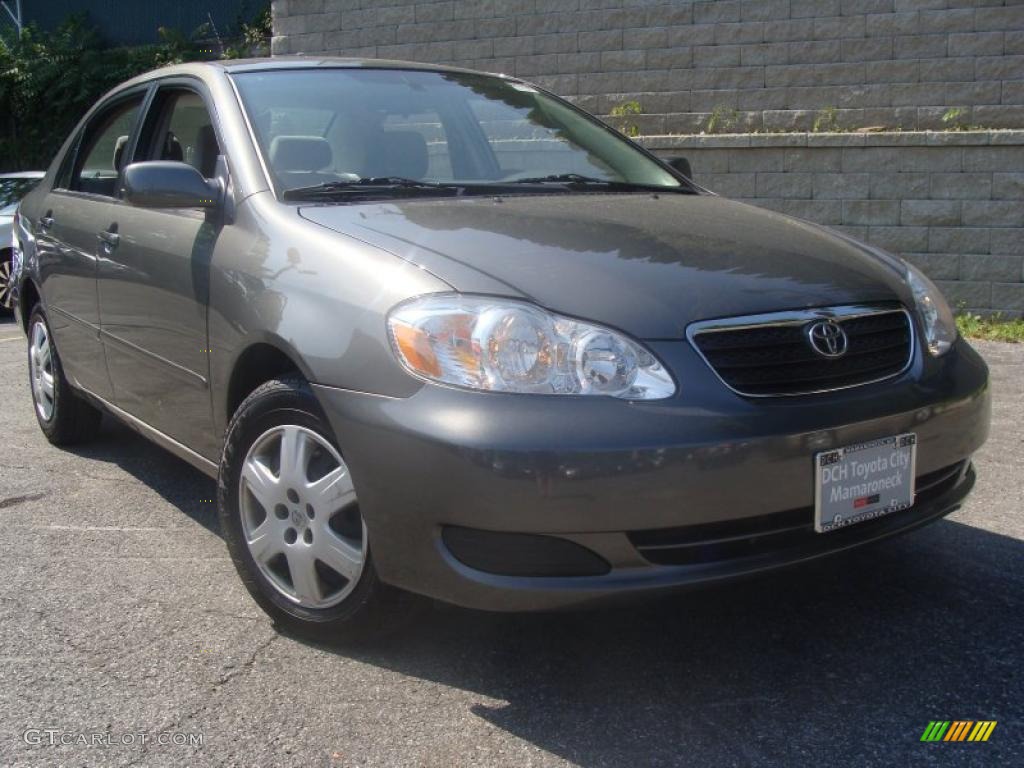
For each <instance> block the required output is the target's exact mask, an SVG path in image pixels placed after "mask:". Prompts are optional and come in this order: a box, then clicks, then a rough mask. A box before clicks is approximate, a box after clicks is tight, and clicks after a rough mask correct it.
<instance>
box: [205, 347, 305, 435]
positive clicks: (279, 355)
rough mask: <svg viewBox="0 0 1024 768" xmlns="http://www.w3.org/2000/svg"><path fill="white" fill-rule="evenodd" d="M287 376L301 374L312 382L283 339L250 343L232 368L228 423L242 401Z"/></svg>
mask: <svg viewBox="0 0 1024 768" xmlns="http://www.w3.org/2000/svg"><path fill="white" fill-rule="evenodd" d="M288 373H298V374H300V375H301V376H302V377H303V378H305V379H306V381H312V378H311V375H310V371H309V369H308V368H307V367H306V366H305V365H304V364H303V363H302V358H301V357H300V356H299V355H298V353H296V351H295V350H294V349H293V348H292V347H291V345H290V344H288V343H287V342H286V341H285V340H284V339H281V338H280V337H276V336H266V337H258V338H253V339H250V340H249V341H248V343H247V344H246V345H245V346H244V347H242V349H241V351H240V352H239V353H238V355H237V356H236V357H235V359H234V362H233V363H232V365H231V373H230V375H229V377H228V385H227V390H226V392H224V394H223V397H222V402H223V405H224V414H225V417H226V420H228V421H230V419H231V417H232V416H233V415H234V413H235V411H237V410H238V406H239V405H241V404H242V401H243V400H245V398H246V397H248V396H249V395H250V394H251V393H252V392H253V391H254V390H256V389H257V388H258V387H259V386H260V385H261V384H264V383H266V382H268V381H270V380H271V379H275V378H277V377H279V376H282V375H284V374H288Z"/></svg>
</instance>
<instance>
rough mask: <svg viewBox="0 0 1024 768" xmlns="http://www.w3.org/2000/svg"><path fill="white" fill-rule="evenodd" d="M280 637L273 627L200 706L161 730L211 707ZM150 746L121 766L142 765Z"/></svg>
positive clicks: (173, 727)
mask: <svg viewBox="0 0 1024 768" xmlns="http://www.w3.org/2000/svg"><path fill="white" fill-rule="evenodd" d="M280 638H281V635H280V634H278V632H277V631H276V630H274V629H271V634H270V636H269V637H268V638H267V639H266V640H264V641H263V642H262V643H260V644H259V645H257V646H256V647H255V648H254V649H253V651H252V653H250V654H249V657H248V658H247V659H246V660H245V661H243V662H242V663H241V664H240V665H238V666H237V667H236V668H234V669H232V670H229V671H228V672H227V673H225V674H223V675H221V676H220V677H219V678H218V679H217V680H216V681H214V683H213V684H212V685H211V686H210V688H209V690H208V691H207V692H206V695H205V696H204V697H203V698H202V700H201V703H200V704H199V706H198V707H194V708H193V709H191V710H189V711H188V712H186V713H185V714H183V715H179V716H178V717H176V718H174V719H173V720H172V721H171V722H170V723H169V724H167V725H166V726H162V727H161V728H160V732H162V733H167V732H174V731H180V730H181V729H182V726H184V724H185V723H186V722H188V721H189V720H192V719H193V718H195V717H197V716H198V715H201V714H202V713H203V712H205V711H206V710H207V709H209V707H210V700H209V699H210V696H211V695H212V694H215V693H217V692H218V691H220V690H221V689H222V688H224V686H225V685H227V684H228V683H230V682H231V681H232V680H235V679H237V678H241V677H244V676H245V675H247V674H248V673H249V672H251V671H252V670H253V668H254V667H255V666H256V661H257V659H258V658H259V656H260V654H262V653H263V652H264V651H266V650H267V649H268V648H269V647H270V646H271V645H273V644H274V642H275V641H277V640H279V639H280ZM149 747H150V742H146V743H145V744H143V745H142V749H141V750H140V752H139V754H138V755H136V756H135V757H133V758H132V759H131V760H129V761H128V762H126V763H121V766H120V768H128V766H132V765H141V764H142V761H143V760H145V759H146V757H147V755H148V754H149Z"/></svg>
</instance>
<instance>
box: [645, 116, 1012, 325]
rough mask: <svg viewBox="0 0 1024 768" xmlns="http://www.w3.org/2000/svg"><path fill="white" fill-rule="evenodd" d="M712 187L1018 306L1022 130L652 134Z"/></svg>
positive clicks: (965, 298) (663, 151)
mask: <svg viewBox="0 0 1024 768" xmlns="http://www.w3.org/2000/svg"><path fill="white" fill-rule="evenodd" d="M643 143H644V144H645V145H646V146H647V147H648V148H650V149H652V150H654V151H655V152H656V153H657V154H660V155H663V156H666V157H674V156H679V155H682V156H685V157H687V158H689V160H690V163H691V165H692V166H693V170H694V178H695V180H696V181H697V182H698V183H701V184H704V185H705V186H707V187H708V188H710V189H712V190H713V191H716V192H719V193H721V194H723V195H726V196H728V197H732V198H736V199H740V200H745V201H747V202H750V203H753V204H755V205H759V206H762V207H765V208H771V209H773V210H777V211H781V212H783V213H787V214H791V215H793V216H799V217H801V218H805V219H809V220H811V221H815V222H818V223H820V224H826V225H828V226H831V227H835V228H836V229H840V230H842V231H844V232H848V233H849V234H851V235H853V236H854V237H857V238H859V239H861V240H864V241H866V242H869V243H873V244H875V245H878V246H880V247H882V248H885V249H887V250H890V251H893V252H895V253H898V254H901V255H903V256H905V257H906V258H907V259H908V260H909V261H911V262H913V263H915V264H917V265H919V266H920V267H921V268H922V269H924V270H925V271H926V272H927V273H928V274H929V275H930V276H931V277H932V278H933V279H934V280H936V282H937V283H938V284H939V285H940V286H941V287H942V289H943V291H944V292H945V293H946V295H947V296H948V297H949V299H950V300H951V301H952V302H954V303H956V304H962V305H963V306H964V307H966V308H969V309H971V310H978V311H981V312H983V313H988V312H993V311H1002V312H1004V313H1006V314H1009V315H1022V314H1024V228H1022V227H1024V131H994V132H992V131H990V132H964V133H926V132H921V133H918V132H907V133H887V134H813V133H812V134H768V135H765V134H755V135H735V136H655V137H648V138H645V139H643Z"/></svg>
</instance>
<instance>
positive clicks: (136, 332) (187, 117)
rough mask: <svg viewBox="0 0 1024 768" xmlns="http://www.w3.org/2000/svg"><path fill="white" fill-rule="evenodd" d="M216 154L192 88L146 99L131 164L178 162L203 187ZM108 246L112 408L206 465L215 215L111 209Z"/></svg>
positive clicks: (102, 287)
mask: <svg viewBox="0 0 1024 768" xmlns="http://www.w3.org/2000/svg"><path fill="white" fill-rule="evenodd" d="M219 155H220V144H219V141H218V139H217V134H216V129H215V127H214V122H213V120H212V118H211V110H210V108H209V106H208V102H207V100H206V99H205V97H204V95H203V94H202V92H201V89H200V86H199V84H198V83H194V84H190V81H174V82H164V83H162V84H161V85H159V87H158V88H157V89H156V91H155V92H154V94H153V98H152V101H151V103H150V106H149V107H148V109H147V113H146V117H145V119H144V121H143V123H142V127H141V129H140V133H139V140H138V142H137V146H136V149H135V152H134V156H133V161H135V162H141V161H145V160H171V161H178V162H185V163H188V164H190V165H192V166H193V167H194V168H196V169H198V170H199V171H200V172H201V173H202V174H203V175H204V176H206V177H208V178H210V177H213V176H214V175H215V174H216V173H217V161H218V157H219ZM96 223H97V224H99V223H104V224H107V233H108V234H109V235H115V236H116V245H115V246H114V247H112V248H110V249H109V250H108V252H107V253H106V254H105V255H104V258H103V259H102V260H101V262H100V264H99V283H98V285H99V304H100V315H101V317H102V331H103V333H102V337H103V343H104V346H105V348H106V355H107V365H108V368H109V370H110V377H111V380H112V382H113V385H114V394H115V401H116V403H117V405H118V406H119V407H120V408H122V409H124V410H125V411H127V412H128V413H130V414H132V415H133V416H136V417H138V418H139V419H141V420H142V421H144V422H146V423H147V424H150V425H151V426H153V427H155V428H156V429H158V430H160V431H161V432H163V433H164V434H166V435H169V436H170V437H172V438H174V439H175V440H178V441H179V442H181V443H183V444H185V445H186V446H188V447H189V448H191V449H193V450H195V451H197V452H199V453H201V454H203V455H204V456H206V457H207V458H214V459H215V458H216V455H217V452H218V451H219V446H220V440H219V438H218V436H216V435H215V434H214V429H213V419H212V412H211V405H212V403H211V398H210V388H209V354H208V350H207V347H208V346H209V345H208V342H207V328H206V322H207V320H206V316H207V303H208V299H209V279H210V260H211V256H212V254H213V248H214V246H215V244H216V243H217V240H218V238H219V236H220V233H221V229H222V227H223V221H222V214H221V212H220V211H219V210H214V211H205V210H203V209H199V208H196V209H194V210H191V209H190V210H172V209H151V208H137V207H132V206H128V205H124V206H121V207H119V208H118V210H117V217H116V219H112V220H110V221H109V222H108V221H107V220H106V219H103V220H102V222H101V221H99V220H97V222H96Z"/></svg>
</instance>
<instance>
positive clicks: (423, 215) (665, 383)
mask: <svg viewBox="0 0 1024 768" xmlns="http://www.w3.org/2000/svg"><path fill="white" fill-rule="evenodd" d="M17 222H18V224H17V232H16V239H17V247H18V248H19V249H20V251H21V255H22V256H23V258H22V262H23V263H24V265H25V266H24V269H22V270H21V271H20V272H19V275H18V285H17V286H16V298H17V310H18V317H19V319H20V321H21V322H22V324H23V326H24V329H25V331H26V334H27V338H28V360H29V374H30V388H31V394H32V398H33V402H34V407H35V412H36V415H37V417H38V421H39V425H40V427H41V428H42V430H43V432H44V433H45V435H46V437H47V438H49V440H50V441H51V442H53V443H54V444H57V445H65V444H69V443H72V442H76V441H81V440H85V439H87V438H89V437H90V436H92V435H94V434H95V432H96V429H97V427H98V424H99V422H100V418H101V413H106V414H110V415H112V416H114V417H116V418H118V419H120V420H122V421H124V422H126V423H127V424H129V425H130V426H132V427H133V428H135V429H136V430H138V431H139V432H141V433H142V434H143V435H145V436H147V437H148V438H150V439H152V440H153V441H155V442H156V443H158V444H160V445H161V446H163V447H165V448H166V449H168V450H169V451H171V452H172V453H174V454H176V455H177V456H179V457H181V458H183V459H185V460H187V461H189V462H191V463H192V464H194V465H195V466H196V467H198V468H199V469H200V470H202V471H203V472H206V473H207V474H209V475H210V476H211V477H215V478H217V481H218V496H217V503H218V507H219V514H220V523H221V530H222V535H223V537H224V539H225V541H226V542H227V546H228V550H229V552H230V555H231V557H232V559H233V561H234V564H235V566H236V567H237V570H238V573H239V575H240V576H241V578H242V580H243V581H244V583H245V585H246V587H247V588H248V589H249V591H250V592H251V594H252V596H253V598H254V599H255V600H256V601H257V602H258V603H259V604H260V605H261V606H262V607H263V608H264V609H265V610H266V611H267V612H268V613H269V614H270V615H271V616H272V617H273V618H274V619H275V620H276V621H277V622H278V623H279V624H281V625H284V626H287V627H290V628H291V629H294V630H298V631H307V632H319V633H328V634H336V635H343V636H353V635H357V634H361V633H364V632H368V631H371V630H374V629H376V628H378V627H379V626H380V625H381V624H382V623H386V622H390V621H391V620H392V619H393V618H395V617H400V616H402V615H403V614H404V613H405V612H406V611H407V610H408V609H409V608H410V606H411V605H412V603H413V601H412V599H411V598H412V596H413V595H414V594H418V595H425V596H429V597H432V598H437V599H440V600H445V601H449V602H452V603H457V604H460V605H464V606H471V607H476V608H483V609H492V610H534V609H550V608H559V607H564V606H571V605H582V604H589V603H593V602H597V601H600V600H604V599H608V598H613V597H620V598H621V597H625V598H633V597H639V596H641V595H659V594H666V593H669V592H671V591H673V590H679V589H682V588H688V587H693V586H696V585H701V584H708V583H713V582H718V581H721V580H725V579H731V578H735V577H738V576H744V575H750V574H754V573H759V572H765V571H768V570H770V569H774V568H777V567H781V566H787V565H793V564H797V563H800V562H804V561H807V560H811V559H814V558H818V557H822V556H825V555H828V554H830V553H835V552H838V551H840V550H845V549H848V548H850V547H853V546H856V545H861V544H865V543H867V542H871V541H875V540H878V539H882V538H885V537H889V536H892V535H894V534H897V533H901V532H905V531H908V530H910V529H913V528H915V527H918V526H920V525H922V524H925V523H928V522H930V521H934V520H937V519H939V518H941V517H942V516H943V515H946V514H948V513H949V512H951V511H953V510H955V509H956V508H957V507H958V506H959V505H960V504H961V502H962V500H963V499H964V497H965V496H966V494H967V493H968V491H969V490H970V488H971V486H972V485H973V483H974V471H973V469H972V466H971V456H972V454H973V453H974V452H975V451H976V450H977V449H978V447H979V446H981V445H982V443H983V442H984V440H985V438H986V436H987V432H988V425H989V409H990V401H989V388H988V373H987V370H986V367H985V364H984V363H983V362H982V360H981V359H980V358H979V356H978V355H977V354H976V353H975V352H974V351H973V350H972V349H971V347H970V346H968V344H967V343H966V342H965V341H964V340H963V339H961V338H958V336H957V331H956V326H955V324H954V319H953V316H952V314H951V312H950V309H949V306H948V305H947V303H946V301H945V300H944V299H943V297H942V296H941V294H940V293H939V291H938V290H937V289H936V287H935V285H934V284H933V283H932V282H931V281H930V280H929V279H928V278H927V277H926V276H925V275H924V274H922V273H921V272H920V271H919V270H918V269H916V268H914V267H913V266H911V265H910V264H908V263H906V262H904V261H902V260H901V259H899V258H897V257H895V256H893V255H890V254H888V253H885V252H882V251H880V250H878V249H877V248H874V247H871V246H868V245H865V244H863V243H859V242H857V241H855V240H852V239H850V238H848V237H846V236H844V235H842V234H840V233H837V232H833V231H829V230H827V229H823V228H821V227H818V226H815V225H813V224H811V223H808V222H806V221H800V220H796V219H792V218H788V217H786V216H781V215H778V214H775V213H771V212H768V211H765V210H760V209H758V208H755V207H752V206H749V205H745V204H742V203H738V202H731V201H729V200H726V199H723V198H721V197H718V196H716V195H714V194H712V193H710V192H708V191H706V190H704V189H702V188H701V187H699V186H697V185H696V184H695V183H693V182H692V181H691V180H690V178H689V172H688V170H687V165H686V163H685V162H684V161H683V160H682V159H678V160H676V161H674V162H665V161H663V160H661V159H659V158H657V157H655V156H653V155H652V154H650V153H648V152H647V151H645V150H644V149H642V148H641V147H640V146H638V145H637V144H636V143H634V142H632V141H630V140H628V139H626V138H624V137H623V136H621V135H619V134H617V133H616V132H615V131H613V130H611V129H609V128H608V127H606V126H605V125H604V124H602V123H601V122H600V121H598V120H596V119H595V118H592V117H590V116H589V115H587V114H586V113H584V112H582V111H580V110H579V109H576V108H575V107H574V106H572V105H570V104H568V103H566V102H564V101H562V100H560V99H558V98H557V97H555V96H553V95H551V94H550V93H547V92H545V91H544V90H542V89H540V88H538V87H536V86H534V85H531V84H530V83H527V82H523V81H521V80H518V79H515V78H511V77H504V76H496V75H487V74H482V73H478V72H471V71H467V70H462V69H454V68H447V67H433V66H425V65H419V64H408V63H401V62H384V61H353V60H342V59H303V58H299V59H287V58H282V59H273V60H251V61H238V62H218V63H196V64H185V65H178V66H174V67H171V68H167V69H163V70H158V71H155V72H152V73H149V74H147V75H144V76H141V77H138V78H136V79H134V80H132V81H130V82H127V83H125V84H124V85H122V86H120V87H118V88H116V89H115V90H114V91H112V92H111V93H110V94H108V95H107V96H105V97H104V98H103V99H102V100H100V102H99V103H98V104H97V105H96V106H95V107H94V108H93V109H92V111H91V112H90V113H89V114H88V115H86V116H85V118H84V119H83V120H82V122H81V124H80V125H79V126H78V128H77V129H76V130H75V131H74V133H73V134H72V135H71V136H70V137H69V138H68V140H67V142H66V143H65V145H64V147H63V148H62V149H61V151H60V153H59V155H58V157H57V158H56V160H55V161H54V163H53V165H52V167H51V168H50V169H49V171H48V172H47V174H46V177H45V178H44V179H43V180H42V181H41V182H40V184H39V185H38V186H37V187H36V188H35V190H34V191H33V192H32V193H31V194H29V195H28V197H27V198H26V199H25V200H24V201H23V203H22V205H21V209H20V216H19V217H18V219H17ZM126 514H130V511H129V510H126Z"/></svg>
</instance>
